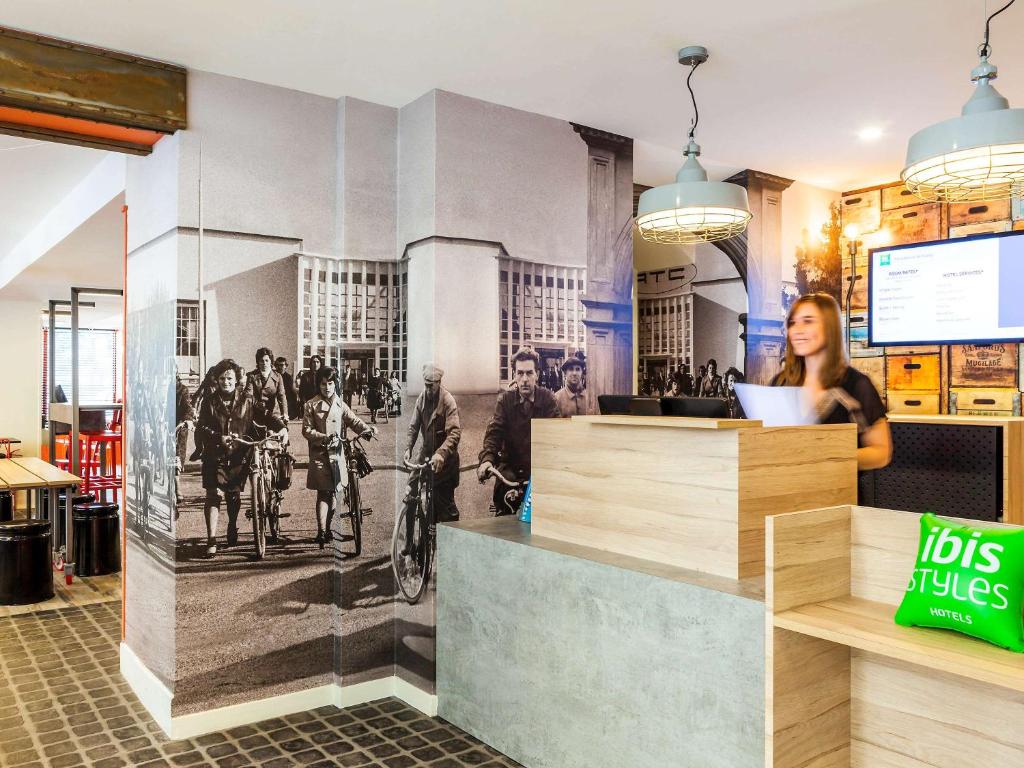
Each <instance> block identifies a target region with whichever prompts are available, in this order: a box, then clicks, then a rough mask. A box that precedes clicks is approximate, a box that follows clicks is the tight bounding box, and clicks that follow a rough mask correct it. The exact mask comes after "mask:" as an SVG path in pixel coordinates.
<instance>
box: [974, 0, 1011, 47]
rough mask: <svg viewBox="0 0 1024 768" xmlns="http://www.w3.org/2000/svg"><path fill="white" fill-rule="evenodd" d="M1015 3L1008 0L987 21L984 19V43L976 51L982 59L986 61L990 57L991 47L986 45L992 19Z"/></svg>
mask: <svg viewBox="0 0 1024 768" xmlns="http://www.w3.org/2000/svg"><path fill="white" fill-rule="evenodd" d="M1016 1H1017V0H1010V2H1008V3H1007V4H1006V5H1004V6H1003V7H1002V8H1000V9H999V10H998V11H996V12H995V13H993V14H992V15H991V16H989V17H988V18H987V19H985V42H984V43H982V44H981V48H979V49H978V54H979V55H980V56H981V57H982V58H985V59H987V58H988V57H989V56H991V55H992V46H991V45H989V44H988V36H989V25H991V24H992V19H994V18H995V17H996V16H998V15H999V14H1000V13H1002V12H1003V11H1005V10H1006V9H1007V8H1009V7H1010V6H1011V5H1013V4H1014V3H1015V2H1016Z"/></svg>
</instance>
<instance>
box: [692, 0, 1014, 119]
mask: <svg viewBox="0 0 1024 768" xmlns="http://www.w3.org/2000/svg"><path fill="white" fill-rule="evenodd" d="M1013 2H1014V0H1010V3H1011V4H1012V3H1013ZM699 66H700V63H699V62H698V63H695V64H693V65H692V66H691V67H690V74H688V75H687V76H686V89H687V90H688V91H689V92H690V101H692V102H693V122H692V123H691V124H690V139H693V134H694V132H695V131H696V130H697V123H699V122H700V112H698V111H697V97H696V96H694V95H693V86H691V85H690V78H691V77H693V73H694V72H696V71H697V67H699Z"/></svg>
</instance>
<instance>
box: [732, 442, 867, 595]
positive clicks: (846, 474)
mask: <svg viewBox="0 0 1024 768" xmlns="http://www.w3.org/2000/svg"><path fill="white" fill-rule="evenodd" d="M739 445H740V449H739V457H740V466H739V530H740V552H739V562H740V571H739V576H740V578H746V577H748V576H754V575H757V574H760V573H762V572H763V571H764V554H765V549H764V536H765V533H764V529H765V518H766V517H770V516H772V515H778V514H782V513H784V512H796V511H799V510H802V509H812V508H814V507H815V506H820V507H831V506H838V505H840V504H854V503H856V501H857V458H856V457H857V430H856V427H854V426H853V425H852V424H822V425H819V426H817V427H815V428H813V429H807V428H801V427H774V428H766V429H758V430H752V431H749V432H743V433H741V434H740V444H739Z"/></svg>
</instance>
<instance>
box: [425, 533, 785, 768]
mask: <svg viewBox="0 0 1024 768" xmlns="http://www.w3.org/2000/svg"><path fill="white" fill-rule="evenodd" d="M437 565H438V569H437V578H438V589H437V601H438V602H437V643H438V648H437V651H438V652H437V659H438V662H437V686H438V687H437V694H438V713H439V714H440V715H441V716H442V717H444V718H445V719H447V720H449V721H451V722H452V723H454V724H455V725H457V726H459V727H460V728H463V729H465V730H466V731H468V732H469V733H471V734H473V735H475V736H476V737H478V738H480V739H482V740H483V741H485V742H487V743H488V744H491V745H492V746H494V747H495V748H496V749H499V750H501V751H502V752H503V753H504V754H506V755H508V756H510V757H512V758H513V759H515V760H518V761H519V762H521V763H523V764H524V765H526V766H528V768H583V767H584V766H586V768H613V767H614V768H633V767H634V766H635V767H636V768H652V767H655V766H656V767H658V768H661V767H662V766H665V767H668V766H672V768H748V767H749V768H755V767H756V768H761V767H762V766H763V765H764V754H765V752H764V750H765V736H764V728H765V722H764V713H765V694H764V691H765V679H764V675H765V661H764V659H765V656H764V644H765V608H764V597H763V579H761V578H753V579H745V580H734V579H729V578H723V577H719V576H714V575H710V574H706V573H699V572H696V571H691V570H685V569H682V568H679V567H675V566H671V565H666V564H661V563H657V562H653V561H650V560H643V559H639V558H634V557H628V556H625V555H620V554H615V553H611V552H607V551H602V550H598V549H591V548H588V547H583V546H579V545H575V544H571V543H568V542H564V541H558V540H554V539H548V538H543V537H540V536H535V535H531V533H530V527H529V526H528V525H525V524H523V523H519V522H518V521H516V520H515V519H513V518H494V519H487V520H478V521H473V522H467V523H460V524H455V525H442V526H439V527H438V563H437Z"/></svg>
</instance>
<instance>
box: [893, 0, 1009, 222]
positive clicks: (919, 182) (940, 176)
mask: <svg viewBox="0 0 1024 768" xmlns="http://www.w3.org/2000/svg"><path fill="white" fill-rule="evenodd" d="M1014 2H1015V0H1010V2H1008V3H1006V5H1004V6H1003V7H1002V8H1000V9H999V10H998V11H996V12H995V13H993V14H992V15H991V16H989V17H988V19H987V20H986V22H985V42H984V43H982V45H981V48H980V49H979V56H980V58H981V62H980V63H979V64H978V66H977V67H975V68H974V69H973V70H972V71H971V80H973V81H974V83H975V90H974V94H973V95H972V96H971V98H970V99H969V100H968V102H967V103H966V104H965V105H964V107H963V110H962V111H961V114H960V117H954V118H952V119H950V120H944V121H943V122H941V123H936V124H935V125H931V126H928V127H927V128H924V129H923V130H920V131H918V132H917V133H915V134H914V135H913V136H911V138H910V143H909V144H908V146H907V163H906V167H905V168H904V169H903V172H902V173H901V174H900V176H901V178H902V179H903V182H904V184H906V186H907V189H909V190H910V191H911V192H913V193H914V194H915V195H917V196H918V197H920V198H921V199H923V200H927V201H930V202H931V201H940V202H982V201H987V200H1004V199H1007V198H1010V197H1013V196H1015V195H1016V196H1019V195H1021V194H1024V109H1010V104H1009V102H1008V101H1007V100H1006V99H1005V98H1004V97H1003V96H1002V95H1001V94H1000V93H999V92H998V91H997V90H996V89H995V88H994V87H993V86H992V80H995V78H996V76H997V74H998V70H997V69H996V67H995V65H993V64H990V63H989V61H988V57H989V56H990V55H991V52H992V49H991V47H990V46H989V43H988V40H989V24H990V23H991V21H992V19H993V18H995V17H996V16H998V15H999V14H1000V13H1002V12H1003V11H1005V10H1006V9H1007V8H1009V7H1010V6H1011V5H1013V3H1014Z"/></svg>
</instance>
